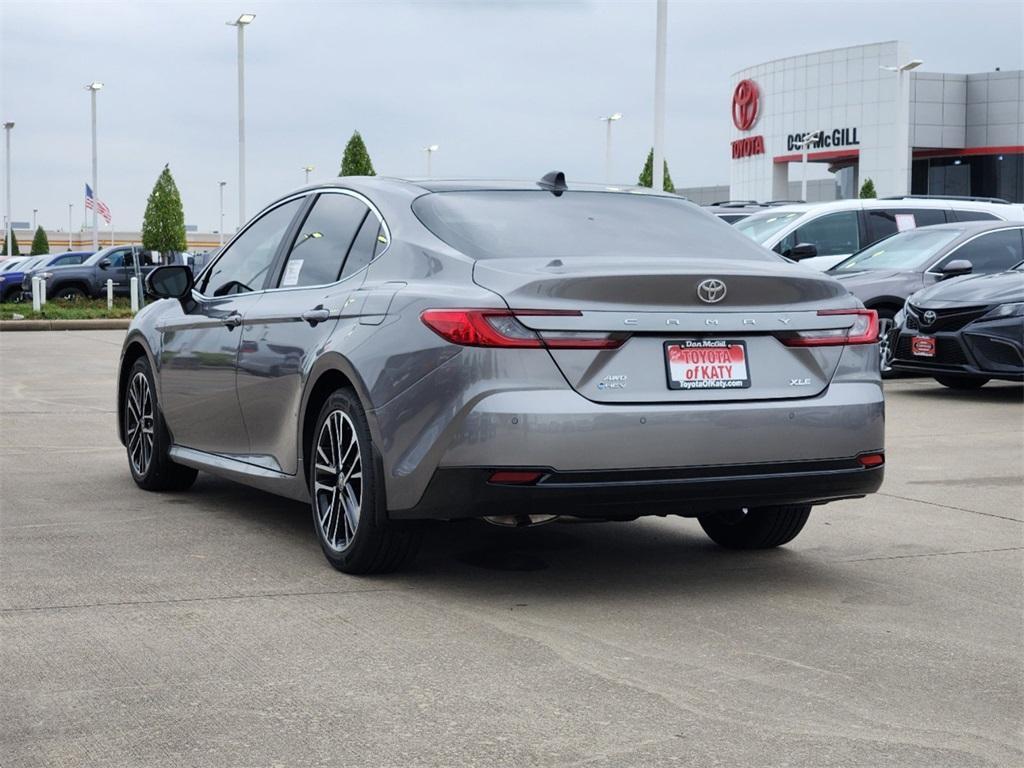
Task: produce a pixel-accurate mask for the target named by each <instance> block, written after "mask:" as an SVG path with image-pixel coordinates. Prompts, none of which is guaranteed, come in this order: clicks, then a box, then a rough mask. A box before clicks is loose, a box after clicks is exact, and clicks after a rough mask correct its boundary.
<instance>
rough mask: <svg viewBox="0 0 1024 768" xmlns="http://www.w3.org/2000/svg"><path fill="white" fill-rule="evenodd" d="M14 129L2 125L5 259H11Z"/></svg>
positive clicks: (12, 126) (8, 125)
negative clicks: (4, 181) (5, 209)
mask: <svg viewBox="0 0 1024 768" xmlns="http://www.w3.org/2000/svg"><path fill="white" fill-rule="evenodd" d="M12 128H14V123H12V122H10V121H7V122H6V123H4V146H5V147H6V154H5V155H4V163H5V164H6V168H7V191H6V193H5V194H6V195H7V222H6V224H5V226H4V230H5V231H4V239H5V240H6V241H7V258H11V235H12V234H13V232H14V227H13V225H12V224H11V129H12Z"/></svg>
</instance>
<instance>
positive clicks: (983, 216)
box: [953, 208, 999, 221]
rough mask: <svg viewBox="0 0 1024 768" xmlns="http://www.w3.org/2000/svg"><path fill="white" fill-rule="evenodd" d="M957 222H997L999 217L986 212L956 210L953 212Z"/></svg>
mask: <svg viewBox="0 0 1024 768" xmlns="http://www.w3.org/2000/svg"><path fill="white" fill-rule="evenodd" d="M953 214H954V215H955V216H956V220H957V221H998V220H999V217H998V216H996V215H995V214H994V213H989V212H988V211H964V210H960V209H959V208H956V209H954V210H953Z"/></svg>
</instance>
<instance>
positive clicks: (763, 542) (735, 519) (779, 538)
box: [697, 504, 811, 549]
mask: <svg viewBox="0 0 1024 768" xmlns="http://www.w3.org/2000/svg"><path fill="white" fill-rule="evenodd" d="M810 514H811V505H810V504H791V505H787V506H783V507H759V508H756V509H743V510H737V511H734V512H719V513H716V514H712V515H704V516H703V517H699V518H697V520H698V522H700V527H701V528H703V529H704V533H706V534H707V535H708V536H709V537H710V538H711V540H712V541H714V542H715V543H716V544H718V545H720V546H723V547H726V548H728V549H770V548H772V547H780V546H782V545H783V544H787V543H789V542H790V541H792V540H793V539H795V538H796V536H797V534H798V533H800V531H801V530H803V527H804V524H805V523H806V522H807V517H808V516H809V515H810Z"/></svg>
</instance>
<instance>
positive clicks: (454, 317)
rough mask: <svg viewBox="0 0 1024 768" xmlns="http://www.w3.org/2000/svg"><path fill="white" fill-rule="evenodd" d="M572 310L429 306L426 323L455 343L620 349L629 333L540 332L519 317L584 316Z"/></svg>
mask: <svg viewBox="0 0 1024 768" xmlns="http://www.w3.org/2000/svg"><path fill="white" fill-rule="evenodd" d="M582 315H583V313H582V312H580V311H578V310H572V309H515V310H513V309H428V310H425V311H424V312H423V314H421V315H420V319H421V320H422V321H423V324H424V325H426V326H427V327H428V328H429V329H430V330H432V331H433V332H434V333H436V334H437V335H438V336H440V337H441V338H442V339H445V340H446V341H450V342H451V343H452V344H459V345H461V346H464V347H501V348H505V349H543V348H545V347H546V348H548V349H617V348H618V347H621V346H622V344H623V342H625V341H626V339H627V338H629V335H628V334H608V333H589V332H576V331H542V332H540V333H538V332H537V331H533V330H531V329H529V328H527V327H526V326H525V325H523V324H522V323H520V322H519V321H518V320H517V319H516V318H517V317H526V316H534V317H582Z"/></svg>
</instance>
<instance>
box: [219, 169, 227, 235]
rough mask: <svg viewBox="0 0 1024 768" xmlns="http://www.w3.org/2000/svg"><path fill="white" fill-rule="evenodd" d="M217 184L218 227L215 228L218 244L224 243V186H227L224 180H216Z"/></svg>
mask: <svg viewBox="0 0 1024 768" xmlns="http://www.w3.org/2000/svg"><path fill="white" fill-rule="evenodd" d="M217 186H218V187H220V228H219V229H218V230H217V233H218V239H219V240H220V243H219V244H220V245H224V187H226V186H227V182H226V181H218V182H217Z"/></svg>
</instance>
